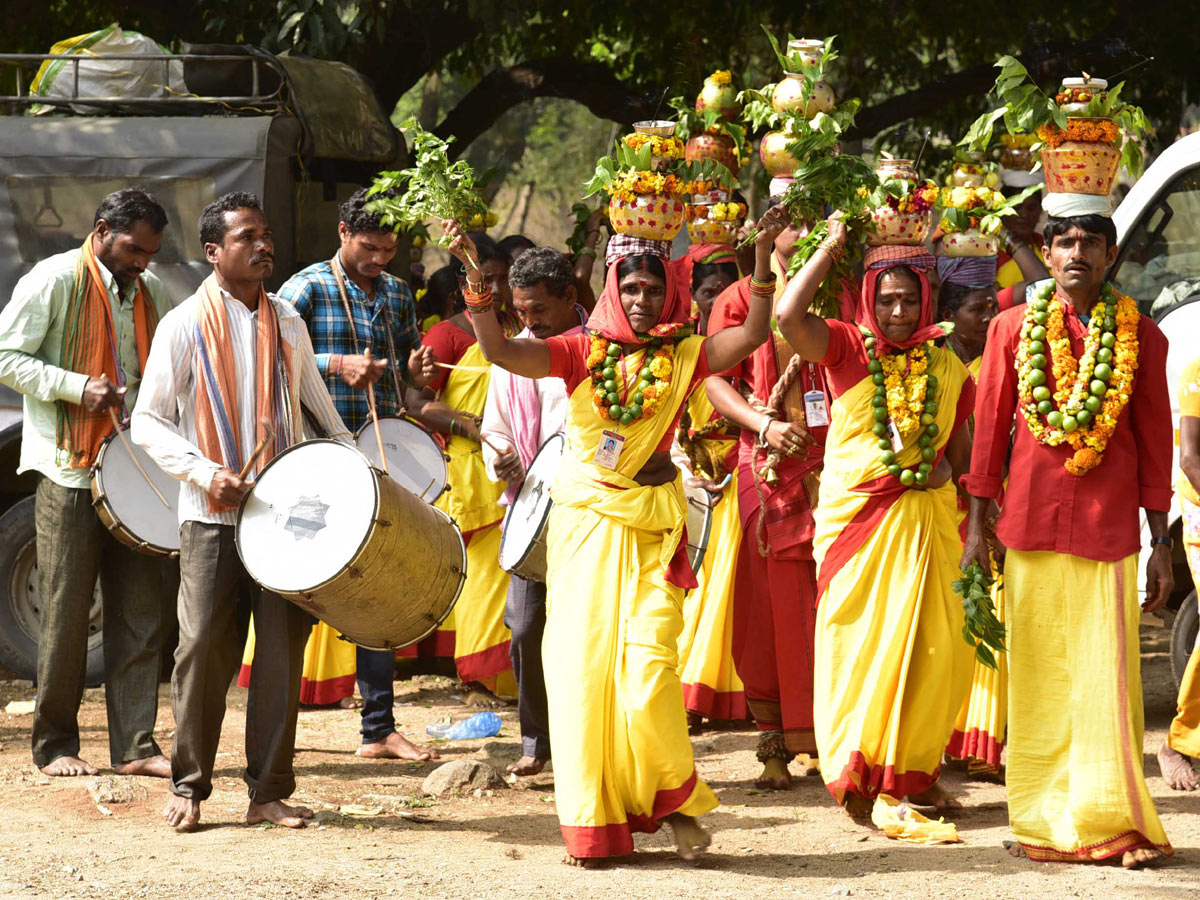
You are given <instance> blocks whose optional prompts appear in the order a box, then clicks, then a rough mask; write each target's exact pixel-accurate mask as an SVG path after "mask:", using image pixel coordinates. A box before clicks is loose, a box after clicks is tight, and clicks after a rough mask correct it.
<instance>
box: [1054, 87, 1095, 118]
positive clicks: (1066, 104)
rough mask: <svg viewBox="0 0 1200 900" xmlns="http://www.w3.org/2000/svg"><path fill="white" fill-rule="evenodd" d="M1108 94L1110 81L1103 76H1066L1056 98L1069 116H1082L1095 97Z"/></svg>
mask: <svg viewBox="0 0 1200 900" xmlns="http://www.w3.org/2000/svg"><path fill="white" fill-rule="evenodd" d="M1107 94H1108V82H1107V81H1105V80H1104V79H1103V78H1064V79H1063V80H1062V86H1061V87H1059V89H1058V93H1057V94H1055V96H1054V100H1055V102H1057V103H1058V106H1059V108H1060V109H1061V110H1062V111H1063V112H1065V113H1066V114H1067V115H1069V116H1080V115H1083V114H1084V113H1085V112H1087V108H1088V105H1089V104H1090V103H1091V102H1092V99H1093V98H1095V97H1104V96H1106V95H1107Z"/></svg>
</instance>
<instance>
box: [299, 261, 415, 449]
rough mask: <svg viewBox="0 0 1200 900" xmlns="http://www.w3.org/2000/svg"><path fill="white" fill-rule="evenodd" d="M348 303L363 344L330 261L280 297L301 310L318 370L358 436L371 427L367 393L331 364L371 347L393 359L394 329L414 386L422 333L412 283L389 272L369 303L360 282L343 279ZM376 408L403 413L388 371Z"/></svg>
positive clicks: (401, 363)
mask: <svg viewBox="0 0 1200 900" xmlns="http://www.w3.org/2000/svg"><path fill="white" fill-rule="evenodd" d="M344 281H345V284H346V299H347V300H348V301H349V303H350V310H351V312H352V313H353V315H354V329H355V334H356V335H357V337H358V346H357V347H356V346H354V341H353V339H352V336H351V333H350V325H349V323H348V322H347V321H346V308H345V307H344V306H343V305H342V298H341V296H340V295H339V294H338V285H337V279H336V278H335V277H334V275H333V269H332V268H331V267H330V264H329V261H328V260H326V261H325V262H319V263H315V264H313V265H311V266H309V267H308V268H307V269H304V270H302V271H300V272H297V273H296V274H295V275H293V276H292V277H291V278H289V279H288V280H287V282H286V283H285V284H284V285H283V287H281V288H280V289H279V293H278V295H277V296H278V297H279V299H281V300H286V301H287V302H288V303H290V304H291V305H292V306H294V307H295V308H296V311H297V312H298V313H300V315H301V316H303V318H304V321H305V323H306V324H307V325H308V333H309V336H310V337H311V338H312V342H313V350H315V351H316V355H317V368H319V369H320V370H321V372H322V374H323V375H324V376H325V384H326V386H327V387H328V388H329V394H330V396H331V397H332V398H333V405H334V406H335V407H337V411H338V412H339V413H341V416H342V421H344V422H345V423H346V427H347V428H348V429H349V430H350V431H351V432H357V431H358V429H359V428H361V427H362V426H363V425H365V424H366V423H367V421H368V420H369V418H370V413H369V412H368V410H367V393H366V391H356V390H354V389H353V388H352V387H350V385H348V384H346V382H344V381H342V379H341V376H339V375H338V374H337V363H336V362H334V363H333V364H332V366H331V365H330V362H331V358H332V357H333V356H334V355H335V354H342V355H352V354H358V353H362V352H363V351H364V350H366V348H367V347H368V346H369V347H370V348H371V355H372V356H373V357H375V358H377V359H388V358H389V357H390V356H391V348H390V347H388V339H387V329H388V328H391V330H392V340H393V341H394V343H395V347H396V357H397V359H396V360H395V365H396V366H398V369H397V374H398V375H399V376H400V383H401V386H403V385H405V384H411V383H412V382H411V379H410V377H409V374H408V356H409V354H410V353H411V352H412V351H413V349H414V348H415V347H420V346H421V332H420V331H419V330H418V329H417V314H416V304H415V303H414V302H413V296H412V292H411V291H409V289H408V285H407V284H405V283H404V282H403V281H401V280H400V279H399V278H397V277H396V276H395V275H391V274H389V273H387V272H384V273H383V274H382V275H380V276H379V277H378V278H376V279H375V298H374V299H373V300H368V299H367V295H366V294H364V293H363V292H362V290H361V289H360V288H359V286H358V285H357V284H355V283H354V281H353V280H351V279H350V278H349V277H348V276H346V277H344ZM375 404H376V407H377V408H378V410H379V414H380V415H381V416H383V415H394V414H395V413H396V412H397V411H398V410H399V403H398V398H397V397H396V390H395V388H394V387H393V382H392V375H391V372H385V373H384V375H383V377H382V378H381V379H379V381H378V382H377V383H376V385H375Z"/></svg>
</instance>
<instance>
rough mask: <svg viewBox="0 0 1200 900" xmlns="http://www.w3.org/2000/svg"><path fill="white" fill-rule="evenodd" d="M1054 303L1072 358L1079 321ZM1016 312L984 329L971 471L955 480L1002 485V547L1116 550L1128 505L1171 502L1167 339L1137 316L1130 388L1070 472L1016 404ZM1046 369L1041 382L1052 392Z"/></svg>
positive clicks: (1129, 524) (1127, 527)
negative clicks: (1096, 443)
mask: <svg viewBox="0 0 1200 900" xmlns="http://www.w3.org/2000/svg"><path fill="white" fill-rule="evenodd" d="M1055 302H1061V301H1055ZM1064 306H1065V308H1066V313H1065V315H1064V322H1065V324H1066V328H1067V333H1068V335H1069V336H1070V339H1071V349H1072V350H1073V352H1074V353H1075V357H1076V359H1078V358H1079V357H1080V356H1082V355H1083V342H1084V338H1085V337H1086V335H1087V327H1086V326H1085V325H1084V324H1083V322H1082V321H1080V319H1079V316H1078V315H1076V313H1075V310H1074V309H1073V308H1072V307H1071V305H1070V304H1064ZM1024 316H1025V305H1024V304H1022V305H1020V306H1016V307H1013V308H1012V309H1010V310H1006V311H1005V312H1002V313H1001V314H1000V315H999V316H997V317H996V318H995V319H993V320H992V324H991V327H989V329H988V339H987V345H986V346H985V348H984V351H983V363H982V366H981V369H980V373H979V384H978V388H977V392H976V403H975V441H974V447H973V448H972V452H971V472H970V474H969V475H965V476H963V486H964V487H965V488H966V489H967V491H968V492H970V493H971V494H972V495H974V496H976V497H992V498H998V497H999V496H1000V494H1001V490H1002V489H1003V491H1004V506H1003V509H1002V510H1001V512H1000V520H999V524H998V526H997V536H998V537H999V538H1000V540H1001V541H1002V542H1003V543H1004V544H1005V546H1008V547H1012V548H1013V549H1015V550H1052V551H1054V552H1056V553H1068V554H1070V555H1072V556H1080V557H1083V558H1085V559H1094V560H1100V561H1113V560H1118V559H1124V558H1125V557H1126V556H1129V555H1131V554H1134V553H1137V552H1138V549H1139V547H1140V539H1139V534H1140V527H1139V521H1138V507H1145V508H1146V509H1148V510H1161V511H1165V510H1167V509H1168V508H1169V507H1170V502H1171V441H1172V435H1173V432H1172V425H1171V405H1170V398H1169V395H1168V393H1167V371H1166V361H1167V339H1166V337H1165V336H1164V335H1163V333H1162V332H1161V331H1160V330H1159V328H1158V326H1157V325H1155V324H1154V322H1153V321H1152V320H1150V319H1149V318H1147V317H1145V316H1141V317H1140V318H1139V321H1138V370H1137V374H1136V375H1135V376H1134V380H1133V394H1132V396H1131V397H1130V400H1129V403H1128V404H1127V405H1126V407H1125V409H1124V410H1123V411H1122V413H1121V417H1120V418H1119V419H1118V420H1117V427H1116V429H1115V430H1114V431H1113V434H1112V437H1111V438H1109V441H1108V447H1107V449H1106V450H1105V451H1104V458H1103V461H1102V462H1101V463H1100V465H1098V466H1097V467H1096V468H1094V469H1092V470H1091V471H1089V472H1088V473H1086V474H1085V475H1082V476H1077V475H1072V474H1071V473H1070V472H1068V471H1067V470H1066V468H1064V466H1063V463H1065V462H1066V460H1067V459H1069V458H1070V457H1071V454H1072V453H1073V451H1072V449H1071V448H1070V447H1069V446H1068V445H1065V444H1064V445H1061V446H1058V447H1050V446H1047V445H1044V444H1040V443H1038V441H1037V440H1036V439H1035V438H1034V436H1033V434H1032V433H1031V432H1030V431H1029V427H1028V425H1027V424H1026V422H1025V418H1024V416H1023V415H1021V414H1020V412H1019V411H1018V409H1017V369H1016V354H1017V345H1018V344H1019V342H1020V337H1021V325H1022V322H1023V320H1024ZM1050 368H1051V367H1050V366H1047V369H1046V376H1047V382H1046V383H1047V385H1048V386H1049V388H1050V390H1051V391H1053V390H1054V386H1055V385H1054V375H1053V373H1052V372H1051V371H1050ZM1014 420H1015V439H1014V440H1012V453H1011V459H1010V455H1009V443H1010V436H1011V435H1012V434H1013V432H1014ZM1005 463H1008V474H1009V481H1008V486H1007V487H1006V488H1004V487H1003V476H1004V467H1005Z"/></svg>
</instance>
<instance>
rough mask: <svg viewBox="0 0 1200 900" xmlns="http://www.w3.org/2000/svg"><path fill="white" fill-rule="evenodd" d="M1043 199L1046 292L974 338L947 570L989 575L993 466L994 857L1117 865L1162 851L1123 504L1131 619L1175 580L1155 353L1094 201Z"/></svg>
mask: <svg viewBox="0 0 1200 900" xmlns="http://www.w3.org/2000/svg"><path fill="white" fill-rule="evenodd" d="M1052 196H1053V195H1052ZM1055 199H1056V200H1062V201H1063V202H1062V203H1059V204H1057V205H1056V206H1055V208H1054V209H1051V208H1050V202H1049V201H1050V198H1047V211H1048V212H1052V213H1054V214H1056V216H1057V217H1053V216H1052V217H1051V218H1050V219H1049V220H1048V222H1047V223H1046V226H1045V229H1044V237H1045V245H1046V252H1047V260H1048V262H1049V264H1050V270H1051V274H1052V280H1048V281H1043V282H1040V283H1038V284H1037V285H1036V286H1035V289H1034V291H1033V293H1032V299H1031V300H1030V302H1029V303H1028V304H1024V305H1021V306H1017V307H1015V308H1013V309H1011V310H1007V311H1005V312H1003V313H1001V314H1000V315H999V316H998V317H997V318H996V319H994V320H993V321H992V325H991V328H990V330H989V332H988V340H987V346H986V348H985V350H984V355H983V364H982V371H981V374H980V378H979V388H978V390H979V397H978V403H977V404H976V407H975V410H976V411H975V445H974V450H973V456H972V460H971V472H970V474H969V475H967V476H964V479H963V483H964V486H965V487H966V489H967V491H968V492H969V493H970V494H971V498H972V499H971V512H970V519H969V523H968V529H967V539H966V545H965V548H964V552H963V563H964V565H969V564H970V563H971V562H977V563H979V565H980V566H982V567H983V568H984V570H985V571H986V570H987V569H988V568H989V562H988V543H987V540H986V538H985V536H984V523H985V518H986V515H987V510H988V507H989V505H990V503H991V501H992V500H994V499H996V498H998V497H999V496H1000V493H1001V485H1002V477H1003V474H1004V470H1005V465H1006V464H1007V466H1008V472H1009V482H1008V485H1007V487H1006V488H1005V489H1004V505H1003V509H1002V511H1001V513H1000V519H999V523H998V526H997V538H998V540H999V542H1000V543H1001V544H1003V545H1004V547H1007V554H1006V555H1005V556H1004V559H1005V568H1004V576H1005V591H1006V594H1007V600H1008V613H1009V617H1008V618H1009V621H1010V622H1011V623H1012V624H1011V626H1010V631H1009V637H1008V647H1009V673H1010V675H1009V678H1010V681H1009V750H1008V752H1009V755H1008V804H1009V820H1010V823H1011V825H1012V830H1013V833H1014V837H1015V838H1016V840H1015V841H1013V842H1011V843H1010V844H1008V846H1009V851H1010V853H1012V855H1013V856H1018V857H1019V856H1027V857H1028V858H1030V859H1032V860H1035V861H1065V862H1071V861H1074V862H1097V861H1101V860H1106V859H1110V858H1114V857H1117V858H1120V859H1121V862H1122V864H1123V865H1125V866H1126V867H1130V868H1133V867H1138V866H1141V865H1144V864H1145V863H1147V862H1150V861H1151V860H1154V859H1156V858H1158V857H1160V856H1163V855H1170V854H1171V853H1172V852H1173V851H1172V849H1171V845H1170V844H1169V843H1168V841H1167V837H1166V834H1165V833H1164V831H1163V828H1162V824H1161V823H1160V822H1159V818H1158V814H1157V812H1156V811H1155V808H1154V804H1153V801H1152V800H1151V799H1150V794H1149V791H1148V790H1147V788H1146V782H1145V777H1144V775H1143V772H1142V731H1143V724H1144V723H1143V712H1142V690H1141V672H1140V656H1139V647H1138V623H1139V619H1140V612H1141V610H1140V609H1139V607H1138V590H1137V560H1138V551H1139V526H1138V507H1139V506H1140V507H1142V508H1144V509H1145V510H1146V516H1147V519H1148V521H1149V524H1150V531H1151V534H1152V535H1153V537H1152V538H1151V543H1152V544H1153V551H1152V553H1151V556H1150V561H1149V564H1148V566H1147V571H1146V599H1145V602H1144V604H1143V606H1142V609H1145V610H1147V611H1153V610H1156V609H1159V608H1161V607H1162V605H1163V604H1164V603H1165V602H1166V600H1167V597H1168V596H1169V595H1170V593H1171V589H1172V587H1173V584H1174V581H1173V577H1172V572H1171V546H1170V545H1171V541H1170V538H1169V537H1168V535H1167V531H1168V529H1167V508H1168V504H1169V501H1170V498H1171V410H1170V401H1169V398H1168V394H1167V381H1166V354H1167V341H1166V338H1165V337H1164V336H1163V334H1162V332H1161V331H1159V329H1158V327H1157V326H1156V325H1155V324H1154V322H1153V321H1151V320H1150V319H1149V318H1147V317H1145V316H1142V315H1140V314H1139V312H1138V308H1137V304H1136V303H1135V302H1134V301H1133V300H1131V299H1130V298H1129V297H1125V296H1123V295H1120V294H1118V293H1117V292H1116V291H1115V290H1114V289H1113V287H1112V286H1111V285H1109V284H1106V283H1105V281H1104V273H1105V272H1106V271H1107V269H1108V268H1109V266H1111V265H1112V263H1113V262H1114V261H1115V259H1116V256H1117V245H1116V228H1115V227H1114V226H1113V223H1112V220H1111V219H1109V218H1108V217H1107V215H1105V214H1103V211H1102V210H1099V209H1097V208H1095V205H1094V201H1095V198H1086V197H1084V196H1083V195H1079V196H1076V195H1058V196H1056V197H1055ZM1101 199H1105V198H1101ZM1014 419H1015V422H1016V424H1015V438H1014V439H1013V440H1012V442H1011V451H1010V435H1011V434H1012V433H1013V430H1014ZM1131 477H1132V478H1134V479H1135V480H1136V485H1137V487H1136V490H1131V489H1130V479H1131ZM1004 547H1000V548H997V550H998V551H999V553H1000V554H1001V555H1003V554H1004Z"/></svg>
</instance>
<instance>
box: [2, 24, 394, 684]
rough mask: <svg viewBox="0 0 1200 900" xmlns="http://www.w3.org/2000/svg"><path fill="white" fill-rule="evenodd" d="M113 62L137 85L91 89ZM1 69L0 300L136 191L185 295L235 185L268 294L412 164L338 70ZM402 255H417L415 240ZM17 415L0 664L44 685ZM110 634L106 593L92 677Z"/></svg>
mask: <svg viewBox="0 0 1200 900" xmlns="http://www.w3.org/2000/svg"><path fill="white" fill-rule="evenodd" d="M101 65H109V71H110V72H116V73H118V74H120V73H124V74H134V75H136V76H137V83H136V84H132V88H133V89H130V90H122V89H110V90H108V91H104V90H101V91H99V92H97V91H96V90H95V88H94V87H92V88H91V89H89V87H88V86H89V85H94V84H95V83H97V80H96V79H94V78H89V74H94V73H95V72H96V71H97V69H96V67H97V66H101ZM89 66H90V67H92V69H91V70H89V69H88V67H89ZM43 67H45V68H43ZM50 67H57V70H56V79H55V83H56V84H57V85H58V90H56V91H55V92H54V95H53V96H46V95H45V92H42V93H38V92H36V91H31V90H30V87H29V86H30V85H31V84H32V83H34V82H35V72H37V71H38V70H42V71H50ZM0 76H3V77H4V78H5V80H4V81H3V82H0V83H3V84H7V85H9V87H8V88H7V90H10V91H11V93H9V94H6V95H0V113H3V114H0V304H2V303H5V302H7V301H8V298H9V297H10V296H11V295H12V291H13V288H14V287H15V285H16V283H17V281H18V279H20V277H21V276H22V275H24V274H25V273H26V272H28V271H29V270H30V269H31V268H32V267H33V265H34V264H35V263H36V262H38V261H39V260H41V259H44V258H46V257H47V256H51V255H53V254H55V253H60V252H63V251H65V250H69V249H72V248H75V247H78V246H80V245H81V244H82V243H83V239H84V238H85V237H86V236H87V234H88V233H89V232H90V231H91V228H92V220H93V214H94V212H95V209H96V206H97V205H98V204H99V201H100V199H101V198H102V197H104V196H105V195H106V194H109V193H110V192H112V191H115V190H119V189H121V188H125V187H133V186H140V187H143V188H144V189H146V190H148V191H149V192H150V193H152V194H153V195H154V196H155V197H156V198H157V200H158V201H159V202H160V203H161V204H162V205H163V207H164V208H165V209H166V211H167V216H168V218H169V219H170V225H169V226H168V227H167V229H166V232H165V233H164V239H163V245H162V249H161V250H160V251H159V253H158V254H157V255H156V256H155V258H154V261H153V263H152V268H153V270H154V272H155V273H156V274H157V275H158V276H159V277H160V278H161V279H162V280H163V282H164V284H165V285H166V288H167V290H168V292H169V295H170V298H171V300H172V302H173V303H179V302H181V301H182V300H183V299H185V298H186V297H188V296H189V295H190V294H191V293H192V292H193V291H195V290H196V288H197V286H198V285H199V284H200V282H201V281H202V280H203V279H204V277H205V276H206V275H208V273H209V272H210V271H211V269H210V266H209V265H208V263H207V262H206V261H205V259H204V252H203V248H202V247H201V245H200V240H199V235H198V233H197V221H198V219H199V216H200V212H201V210H202V209H203V208H204V206H205V205H206V204H207V203H209V202H210V201H211V200H213V199H215V198H216V197H219V196H221V195H222V194H225V193H227V192H229V191H249V192H251V193H254V194H256V195H258V197H259V199H260V200H261V201H262V203H263V208H264V210H265V212H266V214H267V218H268V220H269V221H270V222H271V227H272V230H273V232H274V236H275V244H276V248H275V249H276V266H275V274H274V276H273V281H272V283H269V284H268V285H267V287H268V289H274V288H277V287H278V286H279V285H280V284H281V283H282V282H283V281H284V280H285V279H286V278H287V277H288V276H289V275H291V274H292V273H294V272H296V271H298V270H299V269H301V268H303V267H304V266H307V265H309V264H310V263H313V262H317V261H318V260H320V259H324V258H328V256H330V255H331V254H332V251H333V249H334V248H335V246H336V230H337V219H338V207H339V206H340V204H341V203H342V202H343V201H344V200H345V199H346V198H347V197H349V195H350V194H351V193H353V192H354V191H355V190H357V189H358V188H359V187H361V186H363V185H366V184H369V183H370V182H371V179H372V178H373V176H374V175H375V173H376V172H378V171H379V170H380V169H387V168H395V167H396V166H397V165H399V164H401V163H402V162H403V160H404V142H403V140H402V138H401V136H400V133H399V132H398V131H397V130H396V129H395V127H394V126H393V125H392V122H391V120H390V118H389V116H388V115H387V114H386V113H385V112H384V110H383V109H382V108H381V107H380V105H379V102H378V100H377V98H376V95H375V93H374V91H373V90H372V88H371V86H370V85H369V84H368V83H367V82H366V80H365V79H364V78H363V77H362V76H361V75H360V74H359V73H357V72H355V71H354V70H353V69H351V68H350V67H348V66H346V65H343V64H341V63H336V62H327V61H323V60H313V59H306V58H301V57H295V56H289V55H286V54H281V55H273V54H270V53H267V52H266V51H263V50H261V49H258V48H256V47H247V46H240V45H185V47H184V52H183V53H179V54H170V53H165V52H164V53H159V54H138V55H132V54H130V55H122V54H106V55H104V56H102V57H97V56H88V55H83V54H12V53H9V54H0ZM147 82H150V83H151V85H150V87H151V89H149V90H147V89H146V87H147ZM102 83H106V84H111V83H112V81H111V80H109V81H104V82H102ZM147 95H149V96H147ZM397 258H398V259H405V260H406V259H407V258H408V248H407V246H404V247H402V248H401V252H400V253H399V254H398V255H397ZM21 424H22V414H21V397H20V396H19V395H17V394H16V393H15V392H13V391H12V390H10V389H8V388H7V387H3V386H0V666H2V667H4V668H7V669H9V670H11V671H13V672H15V673H16V674H17V675H18V676H19V677H21V678H27V679H34V678H35V676H36V671H37V642H38V634H39V618H40V589H39V586H38V570H37V548H36V546H35V540H34V536H35V531H34V518H33V503H34V498H33V491H34V488H35V487H36V475H35V474H34V473H32V472H26V473H23V474H21V475H18V474H17V466H18V460H19V458H20V447H21ZM97 591H99V587H97ZM172 612H173V608H172ZM102 629H103V621H102V617H101V605H100V602H99V593H97V597H96V602H94V603H93V605H92V610H91V619H90V621H89V632H90V635H89V644H88V667H87V682H88V684H91V685H95V684H98V683H99V682H100V681H101V680H102V678H103V651H102V648H101V635H102Z"/></svg>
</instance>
